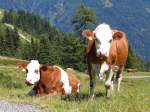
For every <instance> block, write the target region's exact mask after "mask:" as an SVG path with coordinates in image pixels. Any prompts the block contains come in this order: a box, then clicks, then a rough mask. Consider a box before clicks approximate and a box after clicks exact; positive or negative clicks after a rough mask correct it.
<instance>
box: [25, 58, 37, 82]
mask: <svg viewBox="0 0 150 112" xmlns="http://www.w3.org/2000/svg"><path fill="white" fill-rule="evenodd" d="M26 72H27V76H26V81H25V83H26V84H27V85H33V84H35V83H36V82H38V81H39V80H40V64H39V62H38V60H31V61H30V63H29V64H28V65H27V67H26Z"/></svg>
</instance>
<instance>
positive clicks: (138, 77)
mask: <svg viewBox="0 0 150 112" xmlns="http://www.w3.org/2000/svg"><path fill="white" fill-rule="evenodd" d="M123 78H129V79H143V78H150V76H123Z"/></svg>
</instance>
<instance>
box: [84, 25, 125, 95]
mask: <svg viewBox="0 0 150 112" xmlns="http://www.w3.org/2000/svg"><path fill="white" fill-rule="evenodd" d="M82 35H83V36H84V37H86V38H87V39H88V40H89V42H88V45H87V48H86V59H87V64H88V72H89V75H90V93H91V95H93V94H94V87H95V74H94V73H92V65H93V64H101V68H100V73H99V77H100V79H101V78H102V77H103V74H104V73H105V72H106V71H108V70H109V74H108V77H107V80H106V81H105V87H106V95H107V96H110V90H111V89H113V77H114V76H115V77H116V81H117V91H118V92H119V88H120V83H121V79H122V72H123V69H124V66H125V63H126V60H127V56H128V42H127V38H126V35H125V33H124V32H122V31H119V30H112V29H111V28H110V26H109V25H107V24H105V23H103V24H100V25H99V26H98V27H97V28H96V29H95V30H94V31H91V30H84V31H83V32H82Z"/></svg>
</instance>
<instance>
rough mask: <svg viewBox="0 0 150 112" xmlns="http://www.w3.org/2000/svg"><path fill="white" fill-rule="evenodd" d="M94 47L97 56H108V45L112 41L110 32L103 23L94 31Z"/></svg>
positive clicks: (107, 26)
mask: <svg viewBox="0 0 150 112" xmlns="http://www.w3.org/2000/svg"><path fill="white" fill-rule="evenodd" d="M94 33H95V38H96V41H95V45H96V52H97V56H99V55H100V54H102V55H105V56H108V55H109V50H110V44H111V40H112V30H111V29H110V27H109V25H107V24H105V23H103V24H100V25H99V26H98V27H97V28H96V29H95V30H94Z"/></svg>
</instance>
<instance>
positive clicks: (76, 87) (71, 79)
mask: <svg viewBox="0 0 150 112" xmlns="http://www.w3.org/2000/svg"><path fill="white" fill-rule="evenodd" d="M66 72H67V74H68V76H69V84H70V86H71V87H72V91H71V93H72V94H76V93H77V92H79V89H80V81H79V80H78V79H77V77H76V76H75V75H74V74H72V73H71V72H70V71H66Z"/></svg>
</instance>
